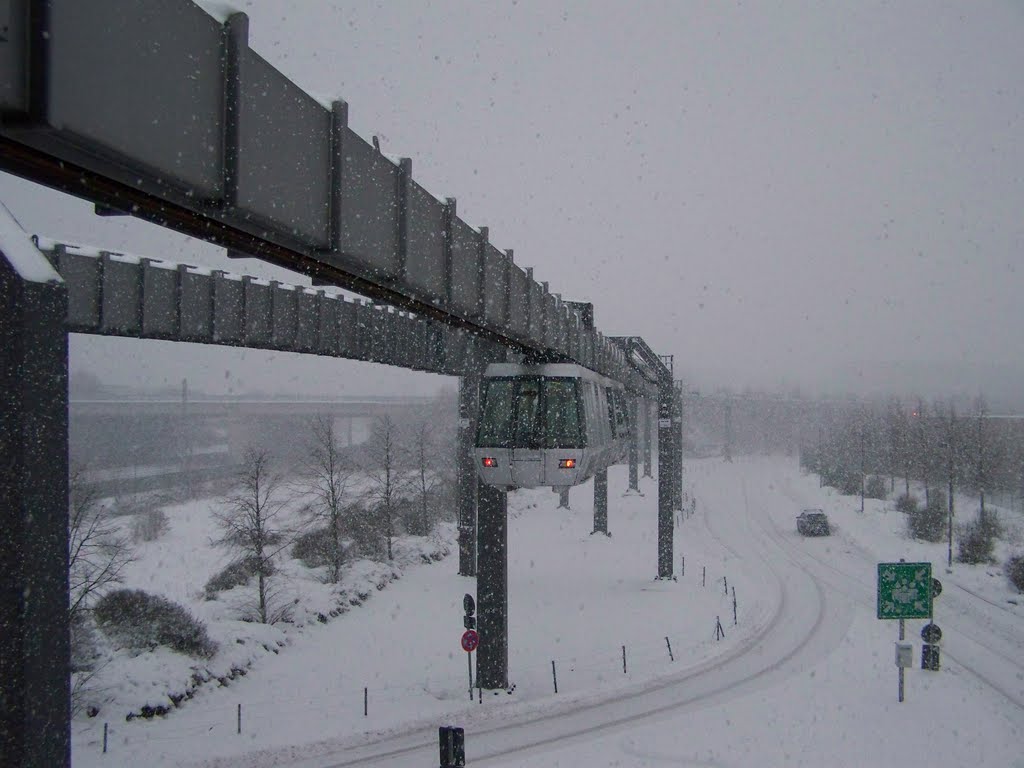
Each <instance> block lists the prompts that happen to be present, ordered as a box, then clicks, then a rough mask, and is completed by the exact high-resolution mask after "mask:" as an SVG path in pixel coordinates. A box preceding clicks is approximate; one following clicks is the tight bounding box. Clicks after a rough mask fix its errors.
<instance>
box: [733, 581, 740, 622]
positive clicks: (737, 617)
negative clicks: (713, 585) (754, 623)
mask: <svg viewBox="0 0 1024 768" xmlns="http://www.w3.org/2000/svg"><path fill="white" fill-rule="evenodd" d="M739 623H740V619H739V615H738V614H737V613H736V587H733V588H732V625H733V626H734V627H735V626H736V625H738V624H739Z"/></svg>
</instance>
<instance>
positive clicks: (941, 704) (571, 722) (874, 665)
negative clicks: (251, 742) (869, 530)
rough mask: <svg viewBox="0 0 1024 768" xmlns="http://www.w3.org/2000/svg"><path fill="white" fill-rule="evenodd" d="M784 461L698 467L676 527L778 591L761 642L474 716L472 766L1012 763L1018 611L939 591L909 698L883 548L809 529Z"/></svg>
mask: <svg viewBox="0 0 1024 768" xmlns="http://www.w3.org/2000/svg"><path fill="white" fill-rule="evenodd" d="M778 468H779V465H778V464H777V463H771V462H768V463H766V462H763V461H762V462H758V461H753V462H749V463H746V462H742V461H740V462H737V463H736V464H734V465H731V466H728V465H727V466H722V465H718V464H710V463H709V464H704V465H700V466H698V467H697V468H696V470H695V472H694V474H691V475H690V478H691V479H692V480H693V481H694V483H695V485H696V487H697V496H698V498H699V499H700V506H699V509H700V514H699V515H698V517H697V518H695V519H693V520H691V521H688V522H687V524H686V525H685V526H683V527H682V529H681V530H680V531H679V533H678V534H677V535H678V536H680V537H682V538H685V537H686V536H687V535H688V531H689V532H692V526H694V525H702V526H704V527H706V529H707V531H708V532H709V533H710V535H711V536H712V537H714V538H715V539H717V541H718V542H719V543H720V544H721V545H722V546H723V547H724V548H726V549H727V550H728V551H729V552H730V553H732V555H733V556H735V558H737V559H738V560H741V561H742V562H743V563H744V564H745V565H747V566H748V567H749V566H751V565H753V566H754V570H755V572H759V573H761V574H762V576H763V578H764V580H765V582H766V583H767V584H769V585H770V590H768V591H767V592H766V594H770V595H772V596H773V598H772V605H771V610H770V612H769V613H768V615H767V621H766V624H765V626H764V627H763V630H762V631H761V632H760V633H759V634H758V635H757V636H756V637H752V638H750V639H748V640H747V641H745V642H744V643H742V644H741V645H739V646H737V647H735V648H733V649H732V650H731V651H730V652H729V653H727V654H725V655H723V656H720V657H718V658H717V659H714V660H712V661H709V662H707V663H704V664H701V665H698V666H696V667H693V668H691V669H688V670H686V671H685V672H681V673H677V674H675V675H672V676H670V677H664V678H662V679H660V680H659V681H657V682H655V683H651V684H648V685H646V686H643V687H642V688H640V689H636V690H631V691H629V692H627V693H624V694H619V695H615V696H614V697H613V698H609V699H608V700H606V701H601V702H596V703H590V704H587V705H584V706H581V707H578V708H575V709H573V710H571V711H552V710H550V709H549V710H546V711H545V712H544V713H543V714H541V715H533V716H529V715H525V716H521V717H512V718H508V719H505V720H504V721H502V722H501V723H496V724H489V725H487V724H477V725H475V726H473V727H467V757H468V763H469V764H470V765H474V766H475V765H485V766H513V765H525V764H529V765H531V766H538V765H542V766H543V765H551V766H556V765H557V766H562V765H566V766H567V765H576V764H584V763H585V764H587V765H608V766H613V765H614V766H620V765H655V764H663V763H666V762H668V763H670V764H674V765H701V766H711V765H776V764H783V763H786V764H793V763H796V764H806V765H819V764H824V763H825V762H828V763H829V764H832V765H844V764H849V765H885V764H892V765H902V764H905V762H904V761H905V759H909V758H911V756H916V757H918V758H919V757H920V756H922V755H928V756H930V759H929V765H962V764H964V762H965V761H966V760H967V759H970V761H971V762H974V763H977V764H1002V765H1006V764H1011V765H1012V764H1014V763H1013V762H1012V760H1013V759H1015V758H1011V757H1010V756H1011V755H1015V754H1016V752H1015V750H1014V745H1015V743H1017V742H1018V741H1019V739H1020V734H1021V728H1022V726H1024V667H1022V666H1021V662H1020V659H1021V640H1020V637H1021V635H1020V629H1021V621H1020V618H1019V617H1018V616H1016V615H1014V614H1013V613H1012V612H1011V611H1008V610H1004V609H1003V607H1002V606H1000V605H998V604H997V603H995V602H993V601H986V600H983V599H978V598H977V597H976V596H974V595H971V594H969V593H968V592H967V591H965V590H963V589H961V588H960V587H958V586H957V585H956V584H955V582H950V583H948V586H947V589H946V591H945V592H944V594H943V596H942V597H941V598H939V599H938V600H937V602H936V621H939V622H941V624H942V626H943V629H944V631H945V637H944V641H943V654H944V655H943V664H944V670H943V672H942V673H939V674H938V675H935V674H933V673H932V674H929V673H924V672H915V671H914V670H911V671H909V672H908V701H907V703H905V704H902V705H897V704H896V703H895V698H896V696H895V693H896V671H895V667H894V666H892V661H891V654H892V644H891V643H892V641H893V640H895V625H894V623H893V624H889V623H883V622H878V621H877V620H876V619H874V609H875V608H874V606H875V584H874V574H875V565H876V563H877V562H878V558H877V556H876V555H875V554H873V553H872V552H870V551H869V550H868V549H867V548H865V547H864V546H861V545H859V544H858V543H856V542H854V541H853V540H851V539H850V538H849V537H848V536H846V535H845V534H844V532H843V531H842V530H840V531H839V532H838V534H837V535H836V536H833V537H831V538H829V539H820V540H811V539H803V538H801V537H799V536H798V535H797V534H796V533H795V530H794V523H793V519H794V514H795V512H794V510H796V509H799V508H800V507H801V506H805V505H806V506H810V505H817V504H820V499H816V498H815V497H814V494H813V493H806V491H805V489H803V488H800V487H798V486H800V483H799V482H798V481H799V479H800V478H798V477H794V478H790V477H783V478H781V480H780V478H779V476H778ZM702 473H703V474H702ZM839 527H840V529H842V525H841V524H840V526H839ZM940 575H941V573H940ZM908 639H911V640H914V639H916V638H914V637H912V636H911V635H910V634H909V633H908ZM954 698H955V699H958V701H956V702H954V701H953V699H954ZM897 707H900V708H901V709H897ZM858 710H860V711H859V712H858ZM716 721H717V724H716ZM701 722H707V723H709V725H708V726H706V727H702V726H701V725H700V723H701ZM723 726H724V727H723ZM808 726H810V727H808ZM960 729H963V730H962V731H961V730H960ZM637 734H646V736H645V737H640V736H638V735H637ZM943 734H946V736H945V737H943ZM887 736H889V737H891V738H890V739H889V740H888V741H889V743H887ZM436 738H437V737H436V730H434V729H430V730H425V731H421V732H417V733H413V734H409V735H407V736H405V737H402V738H399V739H390V740H387V741H382V742H379V743H376V744H371V745H366V746H365V747H362V748H359V749H349V750H348V751H346V753H345V754H344V757H334V758H330V759H320V760H318V761H314V762H302V763H297V764H296V765H301V766H304V767H305V768H312V767H313V766H316V768H341V766H354V765H373V766H389V767H393V768H398V767H399V766H423V765H429V764H432V762H431V761H434V760H436V756H435V755H436ZM836 742H839V743H847V746H848V743H851V742H852V743H853V744H856V745H857V746H856V748H855V749H853V750H849V749H846V750H845V751H844V750H837V748H836V746H835V744H836ZM979 745H984V746H983V747H979ZM979 749H980V750H981V754H978V752H979ZM772 755H775V756H776V758H777V759H776V758H773V757H772ZM968 756H970V757H969V758H968Z"/></svg>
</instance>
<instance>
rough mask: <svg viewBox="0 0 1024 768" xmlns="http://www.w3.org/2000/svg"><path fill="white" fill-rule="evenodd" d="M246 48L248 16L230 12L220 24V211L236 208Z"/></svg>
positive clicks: (247, 45)
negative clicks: (221, 201) (222, 31)
mask: <svg viewBox="0 0 1024 768" xmlns="http://www.w3.org/2000/svg"><path fill="white" fill-rule="evenodd" d="M248 47H249V17H248V16H246V15H245V14H244V13H232V14H231V15H230V16H228V18H227V21H225V22H224V208H225V210H226V211H230V210H232V209H233V208H234V207H235V206H237V205H238V161H239V146H240V144H241V139H240V125H241V122H240V121H241V117H242V80H243V78H244V72H243V69H244V62H245V52H246V49H247V48H248Z"/></svg>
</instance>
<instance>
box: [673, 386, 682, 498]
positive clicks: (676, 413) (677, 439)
mask: <svg viewBox="0 0 1024 768" xmlns="http://www.w3.org/2000/svg"><path fill="white" fill-rule="evenodd" d="M672 392H673V395H672V443H673V448H674V459H675V465H674V466H673V468H672V482H673V484H674V485H673V496H672V499H673V507H672V508H673V509H675V510H682V508H683V386H682V382H679V381H677V382H675V384H674V386H673V388H672Z"/></svg>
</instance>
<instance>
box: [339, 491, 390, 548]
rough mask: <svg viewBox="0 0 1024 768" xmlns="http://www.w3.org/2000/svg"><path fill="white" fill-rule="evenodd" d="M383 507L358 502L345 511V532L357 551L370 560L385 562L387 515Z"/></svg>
mask: <svg viewBox="0 0 1024 768" xmlns="http://www.w3.org/2000/svg"><path fill="white" fill-rule="evenodd" d="M383 506H384V505H382V504H366V503H362V502H357V503H356V504H353V505H351V506H349V507H348V508H346V510H345V514H344V518H343V519H344V523H345V531H346V532H347V533H348V535H349V536H350V537H351V539H352V543H353V546H354V547H355V551H356V552H357V553H358V554H359V555H361V556H362V557H365V558H367V559H369V560H383V559H384V558H385V557H386V556H387V538H386V535H387V534H386V531H387V513H386V510H385V509H383Z"/></svg>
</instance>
